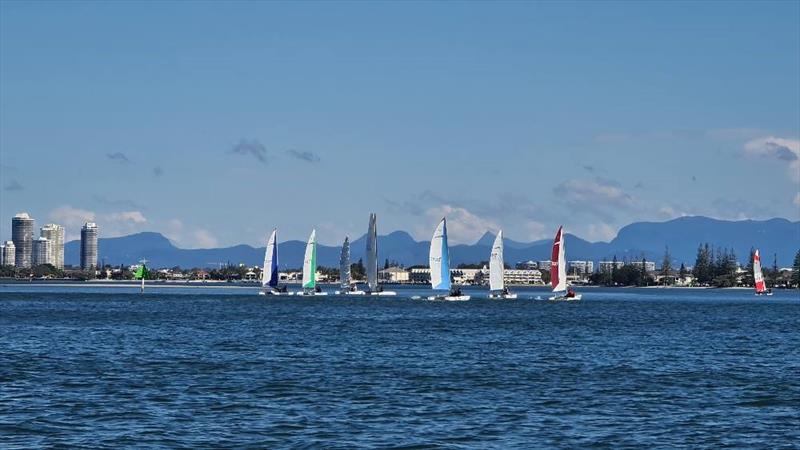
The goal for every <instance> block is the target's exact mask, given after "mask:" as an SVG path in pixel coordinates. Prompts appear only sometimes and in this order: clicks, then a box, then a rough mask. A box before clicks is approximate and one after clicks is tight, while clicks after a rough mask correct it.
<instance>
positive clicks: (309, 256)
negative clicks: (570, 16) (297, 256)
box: [296, 230, 328, 296]
mask: <svg viewBox="0 0 800 450" xmlns="http://www.w3.org/2000/svg"><path fill="white" fill-rule="evenodd" d="M296 295H308V296H314V295H328V293H327V292H322V289H320V287H319V286H317V230H311V236H309V237H308V243H307V244H306V254H305V257H304V258H303V290H302V291H298V292H297V294H296Z"/></svg>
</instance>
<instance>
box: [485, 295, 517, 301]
mask: <svg viewBox="0 0 800 450" xmlns="http://www.w3.org/2000/svg"><path fill="white" fill-rule="evenodd" d="M489 298H491V299H492V300H515V299H516V298H517V294H489Z"/></svg>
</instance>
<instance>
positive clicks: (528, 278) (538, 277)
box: [503, 269, 542, 284]
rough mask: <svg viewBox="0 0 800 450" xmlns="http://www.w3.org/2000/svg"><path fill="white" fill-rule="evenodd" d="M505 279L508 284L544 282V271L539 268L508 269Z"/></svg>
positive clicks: (504, 273)
mask: <svg viewBox="0 0 800 450" xmlns="http://www.w3.org/2000/svg"><path fill="white" fill-rule="evenodd" d="M503 281H504V282H505V283H506V284H542V272H541V271H540V270H538V269H506V270H504V271H503Z"/></svg>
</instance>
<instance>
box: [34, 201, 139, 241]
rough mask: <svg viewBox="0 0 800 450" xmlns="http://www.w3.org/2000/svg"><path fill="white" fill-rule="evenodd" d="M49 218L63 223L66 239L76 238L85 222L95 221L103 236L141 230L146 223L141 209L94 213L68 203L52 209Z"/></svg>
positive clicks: (120, 234) (121, 234)
mask: <svg viewBox="0 0 800 450" xmlns="http://www.w3.org/2000/svg"><path fill="white" fill-rule="evenodd" d="M49 218H50V220H52V221H53V222H54V223H57V224H60V225H63V226H64V228H66V231H67V236H66V238H67V240H72V239H78V238H79V237H80V234H79V231H80V228H81V226H83V224H84V223H85V222H97V224H98V226H99V227H100V234H101V236H104V237H114V236H123V235H126V234H130V233H135V232H139V231H142V226H144V225H146V224H147V223H148V220H147V218H146V217H145V216H144V214H142V212H141V211H119V212H110V213H96V212H94V211H89V210H86V209H81V208H74V207H72V206H70V205H62V206H59V207H58V208H56V209H54V210H52V211H51V212H50V214H49Z"/></svg>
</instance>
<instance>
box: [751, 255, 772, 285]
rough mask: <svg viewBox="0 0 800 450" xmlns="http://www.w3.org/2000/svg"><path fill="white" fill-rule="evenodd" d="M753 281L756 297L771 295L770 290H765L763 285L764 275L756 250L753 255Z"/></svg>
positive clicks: (759, 256)
mask: <svg viewBox="0 0 800 450" xmlns="http://www.w3.org/2000/svg"><path fill="white" fill-rule="evenodd" d="M753 281H755V283H754V284H755V288H756V295H772V289H767V285H766V283H764V274H763V273H762V271H761V255H759V254H758V250H756V252H755V253H753Z"/></svg>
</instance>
